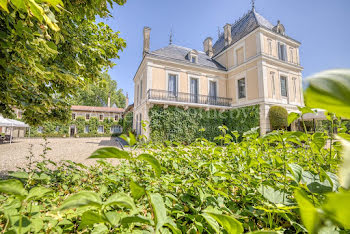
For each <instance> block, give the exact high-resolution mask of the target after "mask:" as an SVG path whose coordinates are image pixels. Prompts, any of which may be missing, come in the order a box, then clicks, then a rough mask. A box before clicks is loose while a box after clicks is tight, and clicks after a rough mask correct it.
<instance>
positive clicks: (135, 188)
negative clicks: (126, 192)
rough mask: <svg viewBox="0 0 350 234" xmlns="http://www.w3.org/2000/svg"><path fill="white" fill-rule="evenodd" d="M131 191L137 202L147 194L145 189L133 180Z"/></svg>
mask: <svg viewBox="0 0 350 234" xmlns="http://www.w3.org/2000/svg"><path fill="white" fill-rule="evenodd" d="M130 190H131V195H132V196H133V198H134V199H135V200H137V199H139V198H140V197H142V196H143V195H145V194H146V191H145V189H144V188H143V187H141V186H140V185H138V184H137V183H136V182H134V181H133V180H130Z"/></svg>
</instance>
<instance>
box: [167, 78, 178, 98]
mask: <svg viewBox="0 0 350 234" xmlns="http://www.w3.org/2000/svg"><path fill="white" fill-rule="evenodd" d="M168 91H169V94H170V95H171V96H175V97H176V96H177V76H176V75H173V74H169V79H168Z"/></svg>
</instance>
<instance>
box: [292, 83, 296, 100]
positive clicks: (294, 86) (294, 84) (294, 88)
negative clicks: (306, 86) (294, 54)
mask: <svg viewBox="0 0 350 234" xmlns="http://www.w3.org/2000/svg"><path fill="white" fill-rule="evenodd" d="M292 81H293V92H294V101H295V102H296V100H297V78H296V77H293V78H292Z"/></svg>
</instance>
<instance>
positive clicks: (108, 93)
mask: <svg viewBox="0 0 350 234" xmlns="http://www.w3.org/2000/svg"><path fill="white" fill-rule="evenodd" d="M108 97H110V98H111V106H113V104H115V105H116V106H117V107H120V108H124V107H125V96H124V94H123V93H122V90H121V89H117V82H116V81H115V80H112V79H111V77H110V75H109V74H108V73H103V74H102V78H101V79H100V80H98V81H97V82H94V83H92V84H88V85H87V86H85V88H83V89H81V90H79V91H78V94H77V96H76V97H75V98H74V99H73V102H72V103H73V104H75V105H86V106H106V105H107V100H108Z"/></svg>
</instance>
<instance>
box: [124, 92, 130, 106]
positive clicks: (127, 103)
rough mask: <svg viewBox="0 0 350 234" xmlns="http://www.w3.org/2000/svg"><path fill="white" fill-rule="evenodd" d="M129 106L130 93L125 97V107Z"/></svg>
mask: <svg viewBox="0 0 350 234" xmlns="http://www.w3.org/2000/svg"><path fill="white" fill-rule="evenodd" d="M128 106H129V95H128V93H126V97H125V109H126V108H128Z"/></svg>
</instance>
